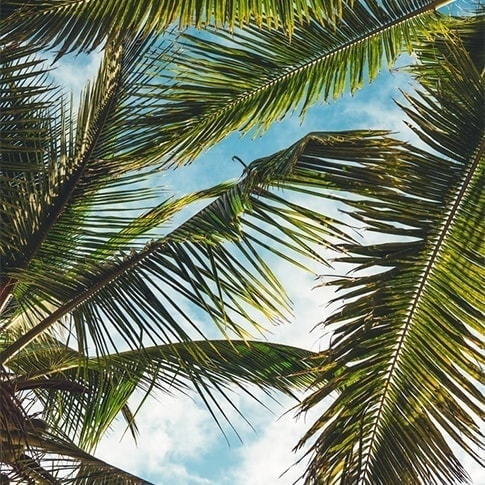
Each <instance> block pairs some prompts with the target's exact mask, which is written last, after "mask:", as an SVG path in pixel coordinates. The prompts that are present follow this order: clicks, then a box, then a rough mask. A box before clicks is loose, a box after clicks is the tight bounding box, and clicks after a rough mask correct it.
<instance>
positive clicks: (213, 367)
mask: <svg viewBox="0 0 485 485" xmlns="http://www.w3.org/2000/svg"><path fill="white" fill-rule="evenodd" d="M55 344H56V342H53V341H51V343H50V344H47V345H37V346H35V345H34V346H31V347H30V348H29V349H28V351H26V352H22V353H20V354H19V355H18V356H17V357H16V358H15V360H14V361H12V363H11V368H12V370H13V371H14V372H15V374H17V375H28V376H30V377H29V381H28V382H29V384H28V387H30V388H32V389H35V392H36V395H37V396H38V399H39V400H40V402H42V404H43V407H44V409H45V410H46V413H45V418H44V419H45V420H46V422H47V423H48V424H49V426H50V428H51V429H59V430H61V431H62V433H65V434H66V435H67V436H69V437H70V438H71V439H75V441H76V442H78V443H80V446H81V447H82V448H84V449H88V450H89V449H92V448H93V447H95V445H96V444H97V443H98V442H99V439H100V437H101V436H103V435H104V434H105V432H106V431H107V429H108V428H109V426H110V425H111V423H112V421H113V420H114V419H115V418H116V417H118V416H119V415H120V413H125V414H126V417H128V419H129V421H128V422H127V424H128V426H133V425H134V419H135V417H136V416H135V414H134V413H131V412H130V411H129V408H128V406H129V403H130V401H129V399H130V398H133V395H134V393H135V391H139V393H140V394H141V395H148V394H150V393H152V392H153V391H154V390H158V391H162V392H164V393H169V394H173V393H176V392H184V393H186V392H188V391H189V390H190V389H192V390H194V389H195V390H197V391H198V392H199V393H200V396H201V398H203V400H204V402H205V403H206V404H207V406H208V408H209V411H210V412H211V413H212V415H213V416H214V418H215V419H216V422H217V423H218V424H219V426H222V425H221V423H220V416H221V415H222V418H224V419H225V420H227V422H228V423H229V424H231V423H230V421H229V418H228V417H227V415H226V414H225V412H224V410H223V406H221V402H222V401H225V402H226V404H227V405H229V406H230V405H231V398H230V392H229V391H230V390H232V391H234V390H236V389H239V390H241V391H243V392H245V393H247V394H249V395H251V396H253V397H254V398H256V399H258V398H257V396H256V394H253V392H254V389H255V388H260V389H262V390H263V391H264V392H266V393H268V394H270V393H271V392H272V391H274V390H279V391H281V392H284V393H286V394H289V395H293V393H294V392H295V391H297V390H305V389H306V388H307V387H308V386H309V384H310V383H311V381H312V380H313V378H314V376H312V374H311V368H312V367H313V364H312V363H311V359H312V357H313V353H312V352H310V351H306V350H303V349H297V348H294V347H289V346H285V345H278V344H272V343H263V342H243V341H237V340H234V341H231V342H228V341H226V340H208V341H193V342H184V343H180V344H170V345H164V346H158V347H148V348H145V349H143V351H142V352H140V351H138V350H136V351H127V352H120V353H119V354H115V355H109V356H105V357H102V358H86V357H84V356H80V355H79V354H78V353H76V352H75V351H73V350H70V349H68V348H66V347H58V346H57V345H55ZM24 387H25V386H24ZM221 398H222V401H221ZM218 415H219V417H218ZM221 429H222V427H221Z"/></svg>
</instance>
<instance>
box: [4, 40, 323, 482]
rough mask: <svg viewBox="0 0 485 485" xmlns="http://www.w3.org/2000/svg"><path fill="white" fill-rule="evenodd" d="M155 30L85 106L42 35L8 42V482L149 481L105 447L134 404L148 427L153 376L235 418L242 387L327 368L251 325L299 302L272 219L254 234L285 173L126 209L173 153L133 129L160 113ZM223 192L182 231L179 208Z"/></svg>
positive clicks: (121, 45) (301, 383) (126, 43)
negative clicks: (250, 222)
mask: <svg viewBox="0 0 485 485" xmlns="http://www.w3.org/2000/svg"><path fill="white" fill-rule="evenodd" d="M151 42H152V39H151V38H146V37H144V36H134V37H133V38H132V39H129V38H127V37H125V38H124V39H123V41H120V42H118V41H116V42H115V41H113V42H112V43H111V44H110V45H109V46H108V47H107V48H106V52H105V57H104V61H103V64H102V66H101V68H100V72H99V75H98V77H97V79H96V80H95V81H94V82H93V84H92V85H90V86H88V88H87V89H86V91H85V92H84V95H83V98H82V100H81V104H80V106H79V109H78V114H77V117H76V118H75V117H74V115H73V113H72V106H71V105H70V104H69V102H68V101H66V99H65V96H64V95H63V93H62V92H60V91H59V90H57V89H56V88H55V87H52V86H51V85H50V84H49V82H48V78H47V74H48V73H47V72H46V68H45V67H44V65H43V64H42V63H41V62H40V61H39V60H38V59H37V57H35V56H34V54H36V53H37V52H38V51H39V48H38V47H35V46H32V45H30V44H27V45H23V44H20V43H17V42H9V43H5V44H4V46H3V51H2V58H3V70H2V90H3V91H2V92H3V97H2V107H1V113H2V114H1V116H2V157H3V158H2V176H1V182H0V183H1V194H2V196H1V216H2V217H1V224H2V228H1V234H2V245H1V255H0V257H1V267H2V280H1V295H2V299H1V303H2V318H1V328H2V332H1V338H0V349H1V351H0V361H1V365H2V371H1V381H0V385H1V391H2V392H1V399H2V401H1V407H0V409H1V413H0V418H1V419H0V440H1V454H0V458H1V460H0V461H1V463H2V471H3V472H4V476H5V479H8V478H6V477H8V476H10V477H11V478H12V479H13V480H20V481H21V482H23V483H25V482H29V483H30V481H31V482H32V483H70V482H73V483H90V484H91V483H98V482H99V483H106V480H108V479H109V481H110V483H111V482H113V483H141V482H142V480H141V479H138V478H136V477H133V476H131V475H129V474H127V473H125V472H122V471H121V470H117V469H115V468H113V467H110V466H109V465H107V464H105V463H103V462H102V461H100V460H97V459H96V458H95V457H94V456H92V455H90V454H89V452H91V451H92V450H93V449H94V448H95V446H96V444H97V443H98V441H99V439H100V438H101V436H103V434H104V433H105V432H106V430H107V429H108V428H109V426H110V425H111V423H112V421H113V420H114V419H115V418H116V417H117V416H118V415H121V416H123V418H124V419H125V420H126V423H127V426H128V427H129V429H130V430H131V431H132V433H133V434H134V435H136V424H135V421H134V414H135V413H134V412H132V410H131V409H130V407H129V403H128V401H129V398H130V396H132V395H133V394H134V392H135V391H137V390H138V391H142V392H144V393H146V394H149V393H151V392H152V391H154V390H160V391H163V392H170V393H172V392H176V391H180V392H186V391H187V389H188V388H190V387H192V388H194V389H195V390H196V391H197V392H198V393H199V394H200V396H201V397H202V399H203V400H204V402H205V403H206V404H207V407H208V408H209V410H210V412H211V413H212V414H213V415H214V418H215V419H216V421H217V422H218V423H219V422H220V420H221V418H222V419H225V418H226V416H225V414H224V413H225V411H224V407H223V405H222V403H223V401H227V402H228V403H229V404H230V403H231V398H230V395H229V394H228V392H229V391H228V388H229V386H232V387H233V388H234V387H235V388H239V389H241V390H242V391H244V392H246V393H249V394H252V393H253V392H254V391H253V390H252V387H251V386H253V387H254V386H257V387H259V388H260V389H262V390H263V391H265V392H268V393H269V392H270V391H271V390H274V389H277V390H280V391H282V392H285V393H287V394H290V395H291V394H293V392H294V391H295V390H297V389H298V388H302V387H303V388H306V387H307V386H308V385H309V383H310V374H309V373H308V369H309V367H310V365H309V363H308V362H307V360H306V359H307V358H308V357H311V356H312V353H311V352H308V351H306V350H302V349H296V348H292V347H288V346H284V345H278V344H272V343H262V342H250V340H249V339H250V336H251V334H250V332H249V330H250V327H251V324H252V325H253V327H254V329H255V330H256V331H258V332H259V331H260V327H261V325H260V323H259V322H260V320H261V318H257V317H256V316H255V314H254V311H259V313H260V314H262V315H263V316H267V317H269V318H270V319H278V318H285V316H286V315H287V311H288V301H287V299H286V297H285V295H284V293H283V292H282V291H281V288H280V285H279V283H278V281H277V280H276V278H275V276H274V275H273V274H272V273H271V271H270V270H269V268H268V267H267V265H266V264H265V263H264V261H263V260H262V258H261V255H260V254H259V253H258V241H257V232H255V231H253V233H252V235H251V236H246V235H245V234H244V233H243V231H244V230H245V223H244V221H243V220H242V214H243V212H244V209H246V208H247V207H248V205H249V204H251V203H252V204H253V205H254V207H255V208H257V207H258V206H260V202H259V200H254V201H252V199H254V198H255V194H257V193H258V192H259V190H260V187H263V186H265V185H267V184H270V183H275V182H277V179H276V178H275V177H273V178H271V177H269V176H266V177H264V178H261V177H259V178H255V177H254V176H248V177H246V178H245V179H243V180H241V181H239V182H238V183H232V184H222V185H220V186H216V187H213V188H211V189H208V190H205V191H199V192H197V193H193V194H187V195H186V196H184V197H182V198H180V199H173V198H171V197H169V196H165V197H162V200H161V201H160V197H159V194H156V195H157V199H158V201H157V203H156V204H155V205H153V206H152V207H151V208H150V209H149V210H146V211H143V212H141V213H139V214H136V215H133V211H129V212H128V213H126V215H123V206H124V205H126V204H128V203H130V202H132V201H136V204H137V206H138V208H139V204H140V203H142V202H143V201H145V202H146V203H148V200H149V199H150V197H153V195H154V194H153V193H150V191H149V190H144V189H142V190H140V188H139V184H140V183H142V182H143V181H144V179H145V178H146V177H147V174H148V173H150V171H153V168H151V166H152V165H153V164H154V163H156V162H157V160H156V158H155V157H154V151H152V150H146V152H145V153H144V148H143V147H144V144H145V138H144V137H136V138H134V137H133V131H132V129H134V130H136V127H135V126H134V125H131V126H129V127H128V128H122V127H123V126H125V125H126V115H127V114H128V113H131V114H133V113H134V111H136V110H138V111H139V112H140V113H141V117H142V118H145V117H148V116H149V114H150V105H151V103H152V101H151V99H150V98H146V100H145V98H141V99H142V101H141V102H139V98H137V97H136V96H135V94H136V92H130V90H133V89H134V88H133V86H136V84H135V82H136V81H137V80H140V79H143V81H144V83H143V87H144V89H146V90H148V89H150V84H149V71H150V69H151V68H152V65H153V63H152V62H149V61H148V62H147V61H146V59H145V58H144V57H143V56H142V52H143V50H144V49H146V47H147V45H149V44H150V43H151ZM142 94H143V93H142ZM152 192H153V191H152ZM209 199H210V200H211V202H210V203H206V206H205V207H204V208H203V209H202V210H200V209H199V211H198V212H196V213H195V215H192V216H191V217H189V218H187V219H186V220H185V221H184V222H182V223H180V224H178V225H176V227H174V228H171V229H170V230H169V223H170V220H171V218H172V217H173V216H174V215H175V214H176V213H177V212H179V211H180V210H182V209H183V208H186V207H187V206H189V205H190V204H191V203H194V202H197V203H200V202H201V201H204V200H209ZM152 200H153V199H152ZM268 200H269V201H271V198H270V196H269V198H268ZM126 210H127V209H126V207H125V212H126ZM264 210H265V208H264V206H261V211H262V216H264ZM120 214H121V215H120ZM294 215H295V220H294V228H293V229H292V230H290V231H289V233H288V234H290V235H291V234H292V235H293V239H294V242H293V243H292V244H294V245H295V249H298V248H299V246H303V247H304V245H305V244H306V242H305V241H306V238H308V237H310V236H313V233H312V232H311V231H309V230H302V229H301V221H300V219H301V214H298V213H297V211H294ZM303 215H304V214H303ZM290 219H291V216H290ZM261 231H264V226H263V225H262V226H261ZM322 231H323V229H321V228H318V227H316V228H315V229H314V231H313V232H314V233H315V234H319V233H321V232H322ZM260 234H264V232H261V233H260ZM255 237H256V241H254V242H253V238H255ZM313 237H314V236H313ZM289 241H290V239H289ZM224 242H225V243H226V244H223V243H224ZM197 311H198V312H200V311H203V312H206V313H207V314H208V315H210V316H211V317H212V320H213V322H214V324H215V327H216V329H217V330H218V332H217V333H218V335H219V336H222V337H224V339H222V340H218V339H209V338H208V335H207V331H205V330H204V329H203V328H202V326H201V324H200V323H199V322H198V318H197ZM212 333H214V332H212ZM231 337H232V338H233V339H232V340H230V338H231ZM107 477H109V478H107Z"/></svg>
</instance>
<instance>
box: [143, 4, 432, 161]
mask: <svg viewBox="0 0 485 485" xmlns="http://www.w3.org/2000/svg"><path fill="white" fill-rule="evenodd" d="M439 5H440V2H432V1H429V0H418V1H417V2H413V3H406V2H399V3H398V2H386V3H385V4H381V3H378V2H376V1H374V0H360V1H356V2H352V3H351V4H344V5H343V6H342V17H341V19H340V20H339V21H338V22H337V23H336V24H334V23H333V22H320V21H317V20H312V21H310V22H308V23H304V24H302V25H298V26H297V27H296V28H295V31H294V33H293V35H292V38H291V40H288V37H287V36H286V35H285V33H284V32H282V31H281V30H279V31H278V30H271V31H268V30H264V29H259V28H257V27H256V26H249V27H248V28H247V29H245V30H242V31H237V32H236V33H234V34H233V33H228V32H226V31H224V30H218V29H216V30H215V31H211V32H210V33H209V32H204V35H191V34H184V35H182V36H181V39H180V41H178V45H180V49H179V50H178V51H177V50H175V51H174V52H173V54H172V52H170V54H171V55H173V65H174V66H173V70H174V75H173V76H170V75H169V77H168V79H167V80H166V81H163V80H162V86H163V87H165V86H167V85H168V88H167V89H166V92H165V91H164V92H162V94H161V96H162V97H165V98H166V100H167V105H166V106H165V105H164V106H163V111H161V113H160V115H157V116H155V117H154V119H153V122H152V123H161V124H162V125H163V126H164V132H163V133H162V138H161V143H162V146H164V147H166V148H167V150H169V149H170V150H173V152H174V154H175V156H176V157H177V160H178V162H179V163H182V162H186V161H187V160H191V159H193V158H195V157H196V156H197V155H199V154H200V153H201V151H202V150H204V149H206V148H207V146H208V144H213V143H215V142H218V141H220V140H221V139H223V138H224V137H225V136H226V135H227V134H229V133H231V132H233V131H236V130H238V131H241V132H242V133H247V132H248V131H250V130H253V131H254V132H256V133H257V132H258V131H263V130H265V129H267V128H268V127H269V126H270V125H271V124H272V123H273V122H275V121H278V120H280V119H281V118H283V117H284V116H285V115H287V114H288V113H290V112H293V111H294V110H300V112H301V114H303V113H304V112H305V111H306V110H307V108H308V107H309V106H311V105H312V104H314V103H315V102H319V101H320V102H321V101H327V100H329V99H335V98H338V97H340V96H341V95H342V94H343V93H344V92H345V91H347V90H350V91H351V92H354V91H355V90H357V89H358V88H360V87H362V86H363V85H364V83H365V82H366V81H369V80H370V81H372V80H373V79H375V77H376V76H377V75H378V73H379V72H380V70H381V69H382V68H383V67H384V66H386V65H387V67H391V66H392V65H393V64H394V62H395V60H396V59H397V57H398V56H399V55H400V54H401V53H402V52H403V51H406V50H407V51H408V52H410V51H411V50H412V48H413V45H414V43H415V42H416V41H417V38H418V35H419V33H420V32H426V30H427V29H428V28H429V26H430V24H431V23H434V22H436V15H435V14H434V9H435V8H437V7H438V6H439ZM148 121H149V120H148Z"/></svg>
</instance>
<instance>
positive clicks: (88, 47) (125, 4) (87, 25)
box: [0, 0, 342, 56]
mask: <svg viewBox="0 0 485 485" xmlns="http://www.w3.org/2000/svg"><path fill="white" fill-rule="evenodd" d="M341 8H342V2H341V1H339V0H330V1H321V0H310V1H308V0H297V1H293V0H291V1H290V0H284V1H277V0H258V1H254V0H251V1H249V2H248V1H241V0H233V1H231V2H226V1H223V0H217V1H214V0H205V1H200V2H192V1H189V0H172V1H169V2H167V1H162V0H149V1H145V2H143V3H142V4H141V3H140V2H139V1H137V0H121V1H117V2H113V1H111V0H108V1H105V0H94V1H89V2H84V1H81V2H80V1H78V0H63V1H57V0H54V1H52V0H50V1H43V2H42V3H39V2H36V3H35V4H33V3H32V2H29V1H19V0H11V1H9V0H5V1H3V2H2V6H1V12H2V29H1V30H0V35H1V36H2V37H7V36H8V37H9V38H10V39H16V40H25V39H28V40H29V41H30V42H32V41H35V42H39V43H42V44H47V45H48V46H49V47H51V48H53V47H57V48H58V52H59V54H58V55H59V56H60V55H62V54H64V53H66V52H72V51H77V52H79V51H85V52H91V51H93V50H94V49H96V48H97V47H100V46H104V45H105V43H106V40H107V39H108V38H109V37H110V36H111V35H112V33H113V27H114V26H115V27H116V28H117V29H119V30H120V31H123V32H135V33H137V32H140V33H141V32H144V33H148V32H152V31H156V32H157V33H158V34H161V33H163V32H164V31H165V30H166V29H167V28H169V27H170V26H172V25H173V24H178V27H179V28H181V29H183V28H185V27H192V26H195V27H198V28H201V27H204V26H206V25H207V24H215V25H216V26H217V27H222V26H225V27H227V28H229V29H233V28H235V27H241V26H244V25H246V24H248V23H250V22H251V23H255V24H256V25H259V26H263V25H264V26H265V27H268V28H278V27H281V28H282V29H283V30H284V31H286V32H288V33H290V34H291V32H292V31H293V29H294V27H295V25H296V24H301V23H303V22H305V21H308V20H309V18H311V17H314V18H315V17H316V18H317V19H319V20H321V19H323V18H329V19H334V18H336V17H338V15H339V13H340V11H341Z"/></svg>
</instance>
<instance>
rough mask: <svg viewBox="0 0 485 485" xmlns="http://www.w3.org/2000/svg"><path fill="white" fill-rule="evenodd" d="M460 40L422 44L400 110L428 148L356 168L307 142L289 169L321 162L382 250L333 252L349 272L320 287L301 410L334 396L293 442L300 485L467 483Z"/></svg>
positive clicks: (463, 63) (466, 210)
mask: <svg viewBox="0 0 485 485" xmlns="http://www.w3.org/2000/svg"><path fill="white" fill-rule="evenodd" d="M482 27H483V23H482V19H481V18H478V20H471V21H468V22H465V23H464V24H463V25H462V26H461V27H460V26H459V27H458V30H457V32H460V28H461V29H462V30H463V31H464V32H465V33H466V34H470V35H469V36H468V37H466V38H465V41H466V43H467V45H468V46H471V47H476V45H478V44H479V43H480V39H481V38H483V30H482ZM457 32H450V33H445V34H443V35H441V36H437V37H436V38H435V41H434V42H429V41H428V42H427V43H426V44H423V45H422V46H421V47H420V48H419V50H418V53H419V57H420V59H421V60H422V62H423V65H422V66H417V67H415V68H413V73H414V74H415V75H416V77H417V79H418V80H419V81H420V82H421V86H422V87H421V88H420V89H419V90H418V95H417V96H415V97H411V96H408V101H409V106H408V107H406V108H405V111H406V112H407V113H408V115H409V117H410V118H411V120H412V121H413V122H414V123H413V127H414V129H415V131H416V133H417V134H418V135H419V136H420V137H421V138H422V139H423V140H424V141H425V142H426V143H427V144H428V145H429V146H430V147H431V148H432V149H433V150H434V151H433V152H425V151H421V150H418V149H416V148H412V147H411V146H407V145H401V146H399V145H395V146H393V147H390V148H389V149H386V145H389V143H390V142H389V141H386V140H385V139H384V140H383V141H382V143H383V145H382V147H381V149H378V150H376V152H375V154H374V156H372V157H370V156H369V157H368V158H367V160H366V159H365V157H345V158H344V157H342V156H341V152H342V150H341V149H340V146H341V145H340V144H339V143H337V144H336V146H335V153H334V155H333V156H332V155H330V156H329V155H325V154H324V153H322V150H321V149H320V147H319V146H318V144H315V143H308V144H307V145H306V148H305V149H304V150H303V152H302V155H301V156H300V158H299V161H298V163H297V164H300V165H302V166H307V167H308V168H309V169H311V168H312V167H314V166H318V167H319V170H320V169H323V168H320V167H323V166H324V167H325V168H324V169H323V170H325V172H326V177H327V178H328V179H329V180H331V181H332V182H333V186H334V190H335V193H336V194H337V195H335V197H336V198H337V199H341V200H342V202H345V203H346V204H347V205H348V206H350V213H351V215H352V217H353V218H354V219H356V220H358V221H361V222H362V223H364V224H365V226H366V227H367V228H368V229H367V230H368V231H371V232H373V233H376V234H378V235H379V236H380V237H384V238H385V239H387V240H388V242H382V243H376V244H370V245H360V244H357V245H356V244H343V245H342V249H343V250H344V251H345V253H346V254H347V255H346V256H339V257H337V258H336V262H337V263H345V264H351V265H352V266H353V270H352V273H351V274H347V275H343V276H342V277H341V278H337V279H334V280H330V281H327V282H326V284H332V285H336V286H337V287H338V288H339V289H340V291H343V295H342V296H341V297H339V298H338V300H337V302H340V303H341V307H340V308H339V309H338V311H336V312H335V313H334V314H333V315H332V316H331V317H330V318H329V319H328V320H327V321H326V322H325V325H326V326H328V327H329V328H331V329H333V330H334V333H333V338H332V342H331V345H330V348H329V353H328V356H327V359H326V361H325V362H324V364H323V366H322V368H321V369H320V371H321V383H322V384H323V383H324V382H325V381H327V384H325V385H323V386H322V388H321V389H320V390H319V391H317V392H315V393H313V394H312V395H311V396H310V397H308V398H307V399H306V400H305V402H304V403H303V406H302V410H307V409H309V408H312V407H314V406H317V405H318V404H319V403H320V402H321V401H322V399H324V398H325V397H327V396H330V395H331V394H332V393H333V392H334V391H337V392H338V397H336V398H335V399H334V401H333V403H332V404H331V405H330V406H329V408H328V410H326V411H325V412H324V413H323V414H322V416H321V418H319V419H318V420H317V421H316V422H315V423H314V425H313V426H312V428H311V429H310V430H309V431H308V433H307V435H306V436H305V437H304V438H303V439H302V441H301V443H300V445H299V446H302V445H303V444H304V443H306V442H307V440H309V439H310V438H312V437H314V438H315V442H314V444H312V445H311V446H310V451H309V453H310V454H311V456H312V460H311V462H310V466H309V468H308V470H307V480H306V481H307V482H308V483H315V482H316V483H369V484H389V483H457V482H461V481H467V475H466V473H465V471H464V470H463V468H462V467H461V465H460V463H459V461H458V460H457V458H456V457H455V455H454V453H453V451H452V450H451V448H450V445H449V442H450V439H451V441H453V442H454V443H456V444H458V445H459V446H460V447H461V448H462V449H463V450H465V451H466V452H467V453H469V454H470V455H472V456H474V457H475V458H476V459H478V458H479V455H478V451H477V446H482V445H483V436H482V435H481V433H480V429H479V426H478V423H477V419H478V417H479V416H481V415H482V412H483V395H482V394H481V392H480V391H479V389H478V387H477V384H478V382H479V379H480V375H481V370H480V369H481V368H483V367H482V366H483V363H484V359H483V353H481V352H480V351H479V349H480V348H481V338H480V335H483V330H484V329H483V319H482V317H483V312H484V307H483V299H482V298H481V285H482V282H483V278H484V268H483V256H484V255H483V241H484V232H483V223H482V222H481V214H482V213H483V208H484V200H483V185H484V166H483V151H484V132H483V111H482V107H483V93H484V85H483V64H478V65H477V64H474V63H473V62H472V59H471V58H470V56H469V55H467V51H466V49H465V48H464V46H463V44H462V42H461V40H460V38H459V36H458V35H457ZM473 51H474V52H475V53H476V52H477V50H476V49H475V48H474V49H473ZM352 138H353V139H354V140H353V141H354V149H355V151H357V152H359V151H360V152H362V153H366V152H367V147H368V141H366V140H365V139H359V138H358V137H355V136H349V135H345V134H343V135H342V143H350V141H351V140H352ZM348 162H352V163H350V164H349V163H348ZM355 162H357V165H356V164H355ZM339 191H341V192H342V193H350V194H353V195H354V198H355V196H357V199H356V200H355V201H352V200H348V197H346V196H343V195H342V196H339V195H338V192H339Z"/></svg>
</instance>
